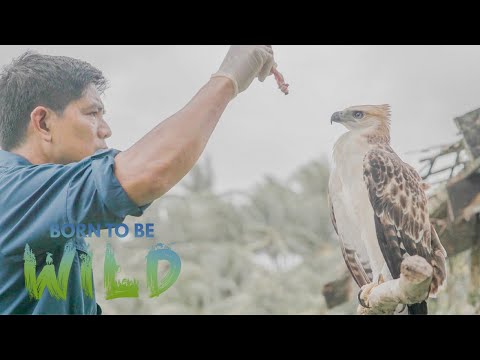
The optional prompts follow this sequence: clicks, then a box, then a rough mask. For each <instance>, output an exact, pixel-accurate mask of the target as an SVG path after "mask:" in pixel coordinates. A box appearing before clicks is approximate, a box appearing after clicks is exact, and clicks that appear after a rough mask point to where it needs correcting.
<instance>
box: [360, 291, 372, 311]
mask: <svg viewBox="0 0 480 360" xmlns="http://www.w3.org/2000/svg"><path fill="white" fill-rule="evenodd" d="M361 295H362V289H360V291H359V292H358V294H357V298H358V302H359V303H360V305H362V307H364V308H366V309H370V306H368V305H367V304H365V302H364V301H363V299H362V296H361Z"/></svg>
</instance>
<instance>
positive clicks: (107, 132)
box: [98, 120, 112, 139]
mask: <svg viewBox="0 0 480 360" xmlns="http://www.w3.org/2000/svg"><path fill="white" fill-rule="evenodd" d="M98 136H99V137H100V138H101V139H108V138H109V137H110V136H112V129H110V126H108V124H107V123H106V121H105V120H104V121H102V124H101V125H100V127H99V128H98Z"/></svg>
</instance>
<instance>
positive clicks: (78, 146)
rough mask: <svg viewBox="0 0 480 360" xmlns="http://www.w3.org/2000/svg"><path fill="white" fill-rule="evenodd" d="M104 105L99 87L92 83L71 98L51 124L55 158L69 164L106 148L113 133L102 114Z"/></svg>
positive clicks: (52, 154) (56, 160) (53, 155)
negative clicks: (76, 97)
mask: <svg viewBox="0 0 480 360" xmlns="http://www.w3.org/2000/svg"><path fill="white" fill-rule="evenodd" d="M104 113H105V109H104V106H103V102H102V101H101V100H100V96H99V94H98V92H97V90H96V88H95V87H94V86H93V85H91V86H89V87H88V88H87V89H86V90H85V92H84V94H83V96H82V97H81V98H80V99H78V100H75V101H72V102H71V103H70V104H68V106H67V107H66V108H65V110H64V111H63V114H61V116H55V118H54V119H53V121H52V124H51V132H52V143H51V145H52V148H51V150H52V151H51V157H52V159H51V160H52V162H54V163H57V164H69V163H72V162H78V161H80V160H82V159H84V158H85V157H87V156H91V155H93V154H94V153H95V152H96V151H97V150H99V149H105V148H107V144H106V142H105V140H106V139H107V138H109V137H110V136H111V135H112V131H111V130H110V127H109V126H108V125H107V123H106V122H105V120H104V118H103V115H104Z"/></svg>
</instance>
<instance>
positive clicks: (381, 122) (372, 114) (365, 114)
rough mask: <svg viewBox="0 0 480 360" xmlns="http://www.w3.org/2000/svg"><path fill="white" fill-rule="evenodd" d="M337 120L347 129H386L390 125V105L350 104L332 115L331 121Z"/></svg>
mask: <svg viewBox="0 0 480 360" xmlns="http://www.w3.org/2000/svg"><path fill="white" fill-rule="evenodd" d="M333 122H337V123H340V124H342V125H343V126H345V127H346V128H347V129H348V130H355V129H368V128H372V129H383V128H386V129H388V128H389V127H390V105H386V104H385V105H359V106H352V107H349V108H347V109H345V110H343V111H337V112H336V113H334V114H333V115H332V118H331V123H332V124H333Z"/></svg>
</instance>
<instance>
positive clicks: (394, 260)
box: [329, 105, 447, 314]
mask: <svg viewBox="0 0 480 360" xmlns="http://www.w3.org/2000/svg"><path fill="white" fill-rule="evenodd" d="M331 122H332V123H333V122H336V123H340V124H342V125H344V126H345V127H346V128H347V129H348V130H349V131H348V132H347V133H345V134H343V135H342V136H341V137H340V138H339V139H338V141H337V142H336V143H335V146H334V150H333V169H332V172H331V175H330V179H329V203H330V210H331V217H332V222H333V226H334V228H335V231H336V232H337V234H338V237H339V239H340V244H341V249H342V254H343V258H344V259H345V262H346V264H347V267H348V269H349V270H350V272H351V274H352V276H353V278H354V279H355V281H356V283H357V284H358V286H360V287H362V286H363V285H366V284H369V283H371V282H376V283H379V282H382V281H384V280H389V279H397V278H399V277H400V265H401V263H402V260H403V259H404V258H405V257H407V256H411V255H419V256H421V257H423V258H425V259H426V260H427V261H428V263H429V264H430V265H432V267H433V278H432V283H431V286H430V293H429V295H430V296H431V297H434V296H435V295H436V293H437V291H438V290H439V288H440V287H441V286H442V285H443V284H444V282H445V280H446V271H445V258H446V256H447V254H446V252H445V249H444V248H443V246H442V244H441V243H440V240H439V238H438V235H437V233H436V231H435V228H434V227H433V225H432V224H431V223H430V219H429V213H428V207H427V197H426V195H425V190H426V188H427V185H426V184H424V183H423V182H422V179H421V178H420V176H419V175H418V173H417V172H416V171H415V169H414V168H413V167H411V166H410V165H408V164H406V163H404V162H403V161H402V160H401V159H400V157H399V156H398V155H397V154H396V153H395V151H393V149H392V148H391V146H390V106H389V105H380V106H373V105H364V106H354V107H350V108H348V109H346V110H343V111H339V112H336V113H334V114H333V115H332V118H331ZM408 311H409V313H410V314H426V313H427V304H426V302H425V301H424V302H422V303H419V304H413V305H409V306H408Z"/></svg>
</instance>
